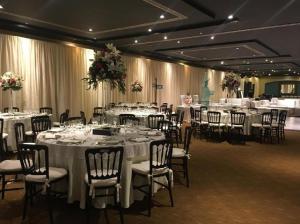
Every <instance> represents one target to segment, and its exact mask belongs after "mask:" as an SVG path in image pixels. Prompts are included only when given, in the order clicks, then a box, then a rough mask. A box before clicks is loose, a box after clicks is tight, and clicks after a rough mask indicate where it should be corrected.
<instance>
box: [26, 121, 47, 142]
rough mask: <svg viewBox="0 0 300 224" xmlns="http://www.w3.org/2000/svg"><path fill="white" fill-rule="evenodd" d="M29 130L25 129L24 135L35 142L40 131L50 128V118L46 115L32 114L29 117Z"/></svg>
mask: <svg viewBox="0 0 300 224" xmlns="http://www.w3.org/2000/svg"><path fill="white" fill-rule="evenodd" d="M31 129H32V130H31V131H26V132H25V135H26V136H27V139H31V140H32V142H35V140H36V137H37V135H38V134H39V133H40V132H42V131H46V130H49V129H51V120H50V117H49V116H48V115H42V116H34V117H32V118H31Z"/></svg>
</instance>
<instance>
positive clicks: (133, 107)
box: [130, 106, 138, 110]
mask: <svg viewBox="0 0 300 224" xmlns="http://www.w3.org/2000/svg"><path fill="white" fill-rule="evenodd" d="M130 109H131V110H137V109H138V107H137V106H131V107H130Z"/></svg>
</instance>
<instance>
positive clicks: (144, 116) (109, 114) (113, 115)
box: [105, 108, 162, 126]
mask: <svg viewBox="0 0 300 224" xmlns="http://www.w3.org/2000/svg"><path fill="white" fill-rule="evenodd" d="M120 114H133V115H135V116H136V117H137V118H139V119H140V124H141V125H144V126H147V125H148V116H149V115H150V114H162V113H159V112H157V111H156V110H155V109H150V108H144V109H133V110H131V109H130V108H128V109H124V108H114V109H111V110H108V111H105V115H106V120H107V123H109V124H113V123H116V124H119V115H120Z"/></svg>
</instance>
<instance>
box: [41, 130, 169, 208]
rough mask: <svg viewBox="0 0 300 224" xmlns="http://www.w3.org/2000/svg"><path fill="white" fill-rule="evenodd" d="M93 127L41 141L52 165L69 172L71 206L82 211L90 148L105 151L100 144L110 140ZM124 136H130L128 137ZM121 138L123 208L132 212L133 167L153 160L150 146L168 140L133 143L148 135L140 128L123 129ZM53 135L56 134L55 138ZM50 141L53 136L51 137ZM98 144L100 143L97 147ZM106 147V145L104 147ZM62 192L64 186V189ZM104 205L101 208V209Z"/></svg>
mask: <svg viewBox="0 0 300 224" xmlns="http://www.w3.org/2000/svg"><path fill="white" fill-rule="evenodd" d="M90 128H91V127H87V126H85V127H81V128H78V127H77V128H67V129H66V130H64V131H63V132H59V133H57V135H59V136H61V137H60V138H59V139H47V138H45V135H46V136H47V135H48V134H47V133H49V132H43V133H40V134H39V135H38V137H37V140H38V143H40V144H44V145H47V146H48V148H49V164H50V166H54V167H60V168H65V169H67V170H68V172H69V183H68V187H67V189H68V202H69V203H72V202H74V201H80V207H81V208H85V183H84V175H85V173H86V164H85V155H84V152H85V150H86V149H87V148H91V147H101V145H98V144H99V142H100V143H101V142H103V141H104V139H105V138H112V137H108V136H100V135H92V134H91V129H90ZM124 132H126V133H125V134H124ZM120 133H123V134H119V135H118V136H113V138H114V139H118V140H121V141H122V142H120V143H119V145H123V146H124V158H123V167H122V175H121V186H122V189H121V203H122V206H123V207H125V208H128V207H129V206H130V204H131V203H132V202H133V191H132V189H131V175H132V169H131V165H132V163H133V162H137V161H142V160H146V159H148V157H149V146H150V142H151V140H159V139H164V135H163V134H161V135H158V136H151V137H150V136H149V141H147V142H140V143H137V142H133V141H130V139H131V138H134V137H137V136H142V135H143V134H145V133H146V132H145V131H141V130H139V128H126V129H123V128H122V129H121V130H120ZM52 135H53V134H52ZM48 137H49V136H48ZM64 139H75V140H78V141H81V142H79V143H77V144H67V143H63V142H61V141H62V140H64ZM97 142H98V143H97ZM102 146H105V145H102ZM60 187H61V188H62V187H63V186H60ZM110 202H111V203H113V202H112V201H104V200H98V205H97V206H99V207H104V206H105V204H106V203H110ZM99 204H100V205H99Z"/></svg>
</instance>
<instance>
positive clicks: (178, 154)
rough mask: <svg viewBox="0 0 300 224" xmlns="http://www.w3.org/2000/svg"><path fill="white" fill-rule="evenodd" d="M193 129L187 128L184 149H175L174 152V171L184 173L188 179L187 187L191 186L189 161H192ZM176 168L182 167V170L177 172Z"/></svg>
mask: <svg viewBox="0 0 300 224" xmlns="http://www.w3.org/2000/svg"><path fill="white" fill-rule="evenodd" d="M192 132H193V129H192V127H186V128H185V133H184V142H183V148H173V152H172V163H171V164H172V169H173V171H174V172H183V174H184V177H185V178H186V186H187V187H189V186H190V181H189V172H188V160H189V159H190V154H189V148H190V143H191V138H192ZM178 160H182V162H181V163H177V161H178ZM174 166H180V167H182V170H175V169H174Z"/></svg>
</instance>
